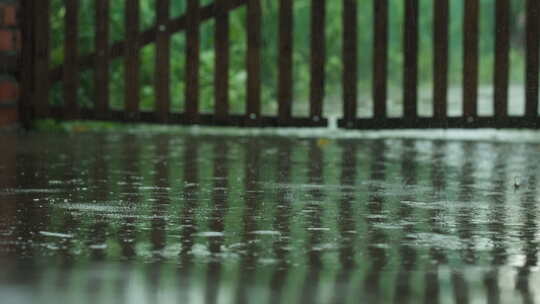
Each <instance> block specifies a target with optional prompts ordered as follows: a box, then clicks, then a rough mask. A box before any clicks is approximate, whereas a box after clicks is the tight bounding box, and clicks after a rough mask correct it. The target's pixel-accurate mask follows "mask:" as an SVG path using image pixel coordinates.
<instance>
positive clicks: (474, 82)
mask: <svg viewBox="0 0 540 304" xmlns="http://www.w3.org/2000/svg"><path fill="white" fill-rule="evenodd" d="M463 2H464V15H463V116H464V117H465V118H466V119H474V117H476V116H477V102H478V19H479V17H480V14H479V10H480V8H479V4H478V0H463Z"/></svg>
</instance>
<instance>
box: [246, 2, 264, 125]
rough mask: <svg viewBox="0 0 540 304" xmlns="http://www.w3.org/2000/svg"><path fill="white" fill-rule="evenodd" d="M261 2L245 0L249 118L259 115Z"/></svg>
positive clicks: (253, 118) (257, 117) (256, 117)
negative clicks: (246, 0)
mask: <svg viewBox="0 0 540 304" xmlns="http://www.w3.org/2000/svg"><path fill="white" fill-rule="evenodd" d="M261 18H262V14H261V2H260V0H248V2H247V58H246V59H247V62H246V66H247V104H246V115H247V117H248V119H249V120H251V121H254V120H258V119H259V117H260V115H261Z"/></svg>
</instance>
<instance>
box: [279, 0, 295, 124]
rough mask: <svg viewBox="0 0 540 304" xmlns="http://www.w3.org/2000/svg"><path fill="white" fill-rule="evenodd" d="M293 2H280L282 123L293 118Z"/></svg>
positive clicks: (280, 112) (282, 0)
mask: <svg viewBox="0 0 540 304" xmlns="http://www.w3.org/2000/svg"><path fill="white" fill-rule="evenodd" d="M293 18H294V17H293V1H292V0H280V1H279V56H278V58H279V59H278V64H279V78H278V103H279V109H278V115H279V121H280V123H287V121H288V120H289V119H290V118H291V116H292V98H293V91H292V88H293V83H292V82H293V70H292V65H293V57H292V52H293Z"/></svg>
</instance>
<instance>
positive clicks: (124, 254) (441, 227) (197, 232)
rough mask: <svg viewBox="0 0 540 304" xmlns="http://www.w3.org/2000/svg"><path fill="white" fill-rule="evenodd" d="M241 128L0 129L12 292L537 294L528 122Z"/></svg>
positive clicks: (69, 295) (21, 298)
mask: <svg viewBox="0 0 540 304" xmlns="http://www.w3.org/2000/svg"><path fill="white" fill-rule="evenodd" d="M134 132H135V131H134ZM242 132H244V131H242ZM242 132H240V133H234V132H233V131H225V134H217V133H216V134H214V130H212V129H203V128H201V129H198V130H197V131H193V130H192V131H190V132H179V133H175V132H162V133H160V132H156V131H154V132H142V133H141V134H132V133H130V132H127V133H125V132H124V133H118V134H105V133H103V134H100V133H88V134H80V135H79V136H63V135H62V134H48V133H42V134H27V135H19V136H11V135H0V136H11V137H10V138H9V139H8V138H5V139H3V138H0V140H2V142H9V143H11V144H9V145H5V146H4V147H3V148H2V149H0V168H1V169H0V170H1V172H2V174H1V175H0V198H1V201H2V202H1V204H0V268H1V269H2V272H0V293H1V294H2V295H3V298H5V295H7V296H8V297H9V299H13V301H14V303H31V302H40V303H58V302H73V301H74V300H73V299H78V298H80V297H81V296H83V297H88V298H93V299H99V302H100V303H118V302H119V300H118V299H124V300H123V301H124V302H127V303H139V302H148V301H149V302H156V301H158V302H161V303H176V302H178V301H180V300H179V299H181V300H182V301H183V302H185V303H213V302H216V303H241V302H246V303H248V302H249V303H252V302H253V303H259V302H261V301H262V302H264V303H280V302H281V303H308V302H309V303H337V302H343V303H345V302H346V303H352V302H357V301H358V300H360V301H363V302H373V303H375V302H380V303H386V302H400V303H405V302H410V303H418V302H431V301H430V299H440V300H441V302H444V303H446V302H456V301H457V302H464V301H462V300H463V299H467V301H466V302H471V303H472V302H485V299H486V296H489V297H491V298H492V299H495V298H497V299H500V302H506V303H514V302H521V301H524V302H527V303H540V299H539V298H538V297H539V295H540V293H538V292H536V291H535V288H534V286H540V273H539V271H540V270H539V265H538V250H539V246H540V244H539V239H540V230H539V225H540V201H539V198H540V196H539V193H538V192H539V190H538V189H540V188H539V186H540V185H539V181H540V177H539V176H538V175H539V174H540V167H539V164H538V161H536V160H538V159H540V141H535V140H533V138H534V136H533V135H531V134H529V133H527V134H526V136H525V140H516V139H515V138H512V140H511V141H506V140H504V138H505V136H508V137H512V136H515V134H517V133H512V134H510V135H508V134H507V135H501V134H499V133H497V134H496V135H493V134H491V133H490V134H488V135H486V134H483V135H481V136H480V137H479V139H480V140H473V139H472V138H469V135H467V136H462V137H458V136H457V135H456V136H450V135H448V134H451V132H448V133H445V134H446V135H444V136H439V137H436V136H434V134H435V133H433V134H432V135H433V136H432V135H429V136H423V137H422V136H417V137H420V138H415V137H414V136H413V135H414V134H412V133H410V134H409V135H410V136H406V137H408V138H404V139H399V138H397V137H399V136H396V137H395V138H388V137H384V136H381V133H378V135H377V136H375V135H374V134H375V133H369V134H359V133H350V132H344V133H339V134H338V133H337V131H332V130H330V131H328V130H327V131H324V132H326V133H324V134H323V133H320V132H322V131H317V130H314V131H308V132H307V133H302V132H300V131H295V130H292V131H289V132H292V134H289V135H291V137H283V136H277V135H279V134H282V133H283V134H287V133H286V132H285V131H283V130H278V131H249V132H247V131H245V132H247V133H245V134H244V133H242ZM370 134H371V135H370ZM417 135H418V134H417ZM424 135H425V134H424ZM439 135H440V134H439ZM372 137H373V138H372ZM321 138H324V140H322V141H321ZM477 139H478V138H477ZM516 177H518V178H516ZM516 180H518V181H519V186H515V184H516ZM479 282H480V283H479ZM428 296H429V298H428ZM336 299H341V300H340V301H336ZM308 300H309V301H308ZM120 302H121V301H120ZM464 303H465V302H464Z"/></svg>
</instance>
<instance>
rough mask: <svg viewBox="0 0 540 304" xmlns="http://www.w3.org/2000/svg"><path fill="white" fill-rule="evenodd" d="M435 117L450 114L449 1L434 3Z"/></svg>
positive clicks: (441, 0) (444, 116) (443, 0)
mask: <svg viewBox="0 0 540 304" xmlns="http://www.w3.org/2000/svg"><path fill="white" fill-rule="evenodd" d="M433 10H434V11H433V24H434V30H433V116H434V117H435V118H446V116H447V114H448V113H447V112H448V110H447V109H448V22H449V4H448V0H437V1H434V2H433Z"/></svg>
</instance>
